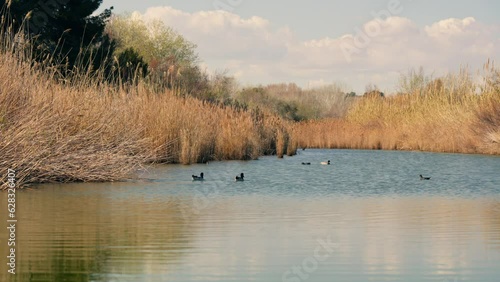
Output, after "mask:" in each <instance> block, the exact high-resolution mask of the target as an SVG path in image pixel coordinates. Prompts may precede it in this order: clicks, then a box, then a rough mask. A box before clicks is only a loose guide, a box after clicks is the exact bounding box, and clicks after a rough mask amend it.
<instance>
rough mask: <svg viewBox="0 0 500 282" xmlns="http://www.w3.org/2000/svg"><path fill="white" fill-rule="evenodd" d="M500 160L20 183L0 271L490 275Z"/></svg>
mask: <svg viewBox="0 0 500 282" xmlns="http://www.w3.org/2000/svg"><path fill="white" fill-rule="evenodd" d="M327 159H330V160H332V165H330V166H321V165H319V162H320V161H323V160H327ZM303 161H310V162H311V163H312V164H311V165H310V166H302V165H301V162H303ZM498 171H500V158H498V157H485V156H472V155H448V154H427V153H413V152H380V151H350V150H346V151H339V150H306V151H304V152H301V154H299V155H298V156H296V157H292V158H285V159H283V160H279V159H276V158H267V157H266V158H262V159H261V160H259V161H251V162H214V163H211V164H209V165H194V166H176V165H175V166H174V165H172V166H166V167H165V166H163V167H158V168H155V169H152V170H151V171H149V172H147V173H144V175H143V176H144V179H143V180H140V181H137V182H131V183H103V184H66V185H43V186H40V187H38V188H37V189H32V190H26V191H18V194H17V205H18V206H17V208H18V209H17V214H18V220H19V222H18V229H17V231H16V232H17V233H16V236H17V242H18V246H17V258H18V261H17V272H18V274H17V275H16V276H11V275H8V274H7V268H6V256H7V251H6V249H5V248H4V247H6V246H7V243H6V239H7V234H6V232H0V236H1V237H0V238H1V242H0V244H1V246H2V254H1V257H2V259H0V262H1V265H0V271H1V273H0V280H2V281H9V279H10V281H248V280H252V281H498V277H499V276H500V269H499V267H498V266H499V265H500V185H499V183H500V176H499V175H498ZM200 172H204V173H205V178H206V181H204V182H192V181H191V180H190V176H191V174H198V173H200ZM240 172H244V173H245V182H234V176H236V175H237V174H239V173H240ZM419 174H424V175H429V176H431V177H432V178H431V180H430V181H421V180H420V179H419V177H418V175H419ZM0 197H1V198H0V201H1V203H2V204H1V207H2V209H4V207H5V203H6V194H5V193H1V194H0ZM0 220H1V222H4V224H6V215H5V213H4V212H2V213H1V218H0Z"/></svg>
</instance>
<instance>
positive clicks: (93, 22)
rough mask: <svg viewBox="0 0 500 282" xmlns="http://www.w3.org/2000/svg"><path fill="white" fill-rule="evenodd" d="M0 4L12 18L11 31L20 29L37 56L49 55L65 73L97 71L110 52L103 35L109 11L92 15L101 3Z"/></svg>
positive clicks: (45, 0) (43, 0)
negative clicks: (82, 69)
mask: <svg viewBox="0 0 500 282" xmlns="http://www.w3.org/2000/svg"><path fill="white" fill-rule="evenodd" d="M2 2H3V3H2ZM2 2H0V3H2V4H4V9H5V11H6V12H7V13H9V14H10V16H11V18H12V22H11V23H7V24H11V25H12V26H13V27H14V30H15V31H18V30H19V29H20V28H23V29H24V31H25V32H26V33H27V34H29V35H30V37H31V38H32V42H33V44H35V46H36V48H35V51H36V52H37V53H38V55H44V54H46V53H50V54H52V55H53V56H54V59H56V61H58V62H59V63H64V64H66V65H67V66H69V68H68V70H71V69H72V67H73V66H75V65H78V66H79V67H86V66H88V64H89V63H90V64H91V66H92V67H93V68H94V69H97V68H99V67H101V66H102V64H103V63H104V62H105V58H106V56H107V55H110V54H111V53H112V52H113V50H114V46H113V42H112V41H111V40H110V39H109V38H108V36H107V35H106V34H105V33H104V28H105V25H106V22H107V20H108V19H109V18H110V16H111V10H112V8H113V7H111V8H109V9H106V10H104V11H103V12H102V13H101V14H99V15H93V13H94V12H95V11H96V10H97V9H98V8H99V6H100V5H101V3H102V0H12V1H2ZM6 2H7V3H8V4H9V5H6ZM4 30H6V29H5V27H4ZM110 52H111V53H110ZM38 57H39V58H43V57H44V56H38Z"/></svg>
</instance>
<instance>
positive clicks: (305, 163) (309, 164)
mask: <svg viewBox="0 0 500 282" xmlns="http://www.w3.org/2000/svg"><path fill="white" fill-rule="evenodd" d="M302 164H303V165H311V163H309V162H308V163H305V162H302Z"/></svg>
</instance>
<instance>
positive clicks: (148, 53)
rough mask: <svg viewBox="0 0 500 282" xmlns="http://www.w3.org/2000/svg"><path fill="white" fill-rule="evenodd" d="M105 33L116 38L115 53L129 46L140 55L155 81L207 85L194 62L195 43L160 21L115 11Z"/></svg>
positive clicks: (194, 86)
mask: <svg viewBox="0 0 500 282" xmlns="http://www.w3.org/2000/svg"><path fill="white" fill-rule="evenodd" d="M107 33H108V35H109V36H110V37H111V38H113V40H115V41H116V43H117V53H118V54H120V53H122V52H124V50H127V49H128V48H133V49H134V50H136V51H137V52H138V53H139V55H140V56H142V57H143V58H144V61H145V62H146V63H148V65H149V71H150V74H151V76H152V78H153V79H154V80H155V82H156V83H162V84H164V85H165V86H166V87H173V86H181V87H183V88H185V89H188V91H199V90H200V89H205V88H206V87H208V82H207V81H208V79H207V77H206V76H205V75H204V74H203V72H202V71H201V70H200V69H199V67H198V65H197V64H198V63H199V58H198V54H197V53H196V45H195V44H193V43H191V42H189V41H188V40H186V39H185V38H184V37H183V36H182V35H180V34H179V33H177V32H176V31H175V30H173V29H172V28H170V27H167V26H165V24H164V23H163V22H162V21H160V20H153V21H148V22H145V21H144V20H142V19H141V18H140V16H137V15H135V14H132V15H115V16H113V17H112V19H111V21H110V22H109V24H108V26H107Z"/></svg>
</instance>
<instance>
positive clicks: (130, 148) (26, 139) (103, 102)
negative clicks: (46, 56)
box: [0, 53, 291, 184]
mask: <svg viewBox="0 0 500 282" xmlns="http://www.w3.org/2000/svg"><path fill="white" fill-rule="evenodd" d="M27 61H29V60H25V59H22V58H21V59H20V58H18V57H16V54H9V53H4V54H0V81H1V85H0V152H1V154H0V169H1V171H7V169H14V170H16V172H17V181H18V183H19V184H24V183H33V182H35V183H40V182H72V181H114V180H122V179H127V178H130V177H133V176H134V172H135V171H136V170H137V169H138V168H140V167H141V166H143V165H144V164H147V163H151V162H166V163H182V164H190V163H196V162H206V161H209V160H226V159H255V158H257V157H258V156H260V155H262V154H271V153H278V154H283V152H286V148H287V146H288V145H287V143H288V142H289V140H288V139H286V140H282V139H283V137H282V135H285V134H287V133H286V132H287V130H288V128H290V125H289V124H288V123H287V122H285V121H283V120H282V119H280V118H277V117H275V116H273V115H271V114H269V113H258V115H259V117H258V118H257V119H256V118H255V115H256V113H254V112H248V111H242V110H239V109H234V108H231V107H224V106H218V105H214V104H210V103H206V102H203V101H200V100H197V99H195V98H189V97H187V98H185V97H184V98H183V97H178V96H176V95H175V93H173V92H164V93H155V92H153V91H151V90H149V89H150V87H149V86H148V85H145V84H141V83H139V84H138V85H137V86H134V87H129V88H128V90H123V89H117V88H113V87H110V86H107V85H106V84H104V83H102V81H94V80H92V79H89V78H88V77H85V76H83V77H78V78H77V79H73V80H72V82H66V83H58V82H56V81H55V79H54V74H53V73H52V72H51V71H50V70H44V71H39V70H37V68H36V67H34V66H32V65H31V64H29V63H27ZM277 146H278V147H277ZM290 147H291V146H290Z"/></svg>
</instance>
